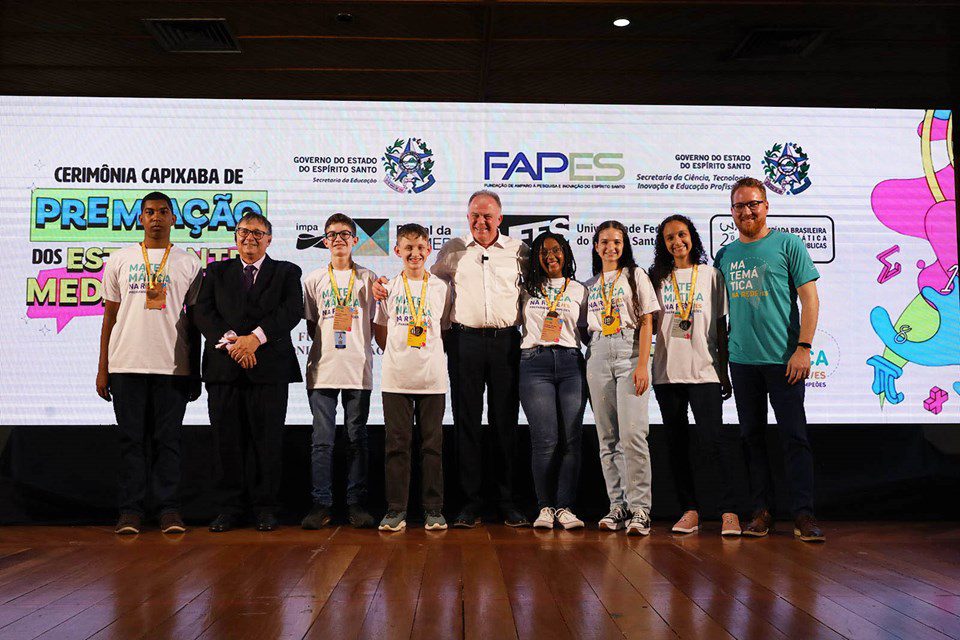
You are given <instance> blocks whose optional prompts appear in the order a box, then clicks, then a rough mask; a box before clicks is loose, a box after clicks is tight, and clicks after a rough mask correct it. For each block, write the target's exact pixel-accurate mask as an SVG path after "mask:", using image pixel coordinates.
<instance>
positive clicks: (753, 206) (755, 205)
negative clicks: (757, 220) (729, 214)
mask: <svg viewBox="0 0 960 640" xmlns="http://www.w3.org/2000/svg"><path fill="white" fill-rule="evenodd" d="M766 203H767V201H766V200H751V201H750V202H737V203H736V204H734V205H733V209H734V210H735V211H736V212H737V213H743V211H744V209H746V208H747V207H750V211H756V210H757V209H759V208H760V205H762V204H766Z"/></svg>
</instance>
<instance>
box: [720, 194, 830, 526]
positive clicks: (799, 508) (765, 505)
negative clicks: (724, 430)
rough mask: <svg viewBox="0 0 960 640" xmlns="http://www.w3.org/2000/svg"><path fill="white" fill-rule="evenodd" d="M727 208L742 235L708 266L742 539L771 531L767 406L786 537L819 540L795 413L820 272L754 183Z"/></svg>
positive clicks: (803, 425) (809, 460)
mask: <svg viewBox="0 0 960 640" xmlns="http://www.w3.org/2000/svg"><path fill="white" fill-rule="evenodd" d="M730 204H731V206H730V211H731V213H732V214H733V221H734V223H735V224H736V225H737V229H738V230H739V231H740V237H739V239H738V240H736V241H734V242H732V243H730V244H727V245H725V246H724V247H722V248H721V249H720V251H718V252H717V257H716V260H715V262H714V266H715V267H716V268H717V269H719V270H720V272H721V273H722V274H723V278H724V281H725V284H726V288H727V297H728V299H729V301H730V345H729V348H730V373H731V378H732V382H733V390H734V394H735V398H736V402H737V414H738V415H739V417H740V429H741V432H742V434H743V437H744V440H745V442H746V449H747V467H748V471H749V474H750V491H751V499H752V502H753V515H752V516H751V518H750V523H749V524H748V525H747V527H746V528H745V529H744V530H743V535H745V536H754V537H761V536H765V535H767V533H768V532H769V531H770V529H771V528H772V526H773V516H772V515H771V514H770V510H771V509H773V508H774V507H775V501H774V493H773V478H772V476H771V473H770V461H769V459H768V456H767V444H766V428H767V399H768V398H769V401H770V404H771V405H772V406H773V411H774V414H775V415H776V419H777V426H778V427H779V429H780V440H781V443H782V447H783V452H784V457H785V461H786V476H787V485H788V488H789V495H790V510H791V511H792V513H793V517H794V535H795V536H796V537H798V538H799V539H800V540H803V541H805V542H822V541H823V540H824V535H823V532H822V531H821V529H820V527H819V525H818V524H817V521H816V519H815V518H814V515H813V453H812V451H811V449H810V443H809V441H808V440H807V419H806V414H805V413H804V409H803V398H804V389H805V383H804V381H805V380H806V378H807V377H809V375H810V349H811V348H812V346H811V343H812V342H813V338H814V335H815V333H816V330H817V316H818V313H819V309H820V302H819V299H818V297H817V284H816V281H817V279H818V278H819V277H820V274H819V272H818V271H817V268H816V267H815V266H814V264H813V261H812V260H811V259H810V254H809V253H808V252H807V248H806V246H805V245H804V244H803V240H801V239H800V238H799V237H797V236H795V235H793V234H790V233H786V232H783V231H775V230H772V229H770V228H768V227H767V212H768V211H769V208H770V205H769V203H768V202H767V191H766V189H765V188H764V186H763V183H762V182H760V181H759V180H756V179H754V178H742V179H740V180H738V181H737V182H736V183H735V184H734V185H733V191H732V192H731V194H730ZM797 298H799V299H800V303H801V306H802V309H803V311H802V313H801V312H800V310H799V309H798V308H797Z"/></svg>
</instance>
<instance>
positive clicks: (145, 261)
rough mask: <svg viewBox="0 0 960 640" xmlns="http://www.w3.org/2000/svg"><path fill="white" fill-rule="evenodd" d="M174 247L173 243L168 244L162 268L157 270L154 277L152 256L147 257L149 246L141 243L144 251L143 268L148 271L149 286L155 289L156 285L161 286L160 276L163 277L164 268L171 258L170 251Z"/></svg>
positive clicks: (161, 263)
mask: <svg viewBox="0 0 960 640" xmlns="http://www.w3.org/2000/svg"><path fill="white" fill-rule="evenodd" d="M171 247H173V243H172V242H171V243H169V244H167V249H166V251H164V252H163V260H161V261H160V266H159V267H158V268H157V272H156V273H154V274H153V275H151V274H150V256H148V255H147V246H146V245H145V244H143V243H142V242H141V243H140V249H141V250H142V251H143V267H144V269H146V271H147V286H148V287H150V288H153V286H154V285H158V284H161V280H160V276H161V275H163V268H164V267H166V266H167V258H169V257H170V249H171Z"/></svg>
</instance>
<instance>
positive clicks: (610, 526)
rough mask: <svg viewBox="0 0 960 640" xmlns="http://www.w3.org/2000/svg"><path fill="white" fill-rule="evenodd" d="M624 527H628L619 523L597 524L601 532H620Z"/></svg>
mask: <svg viewBox="0 0 960 640" xmlns="http://www.w3.org/2000/svg"><path fill="white" fill-rule="evenodd" d="M624 527H626V525H625V524H623V523H622V522H618V523H616V524H607V523H606V522H598V523H597V528H598V529H600V530H601V531H620V530H621V529H623V528H624Z"/></svg>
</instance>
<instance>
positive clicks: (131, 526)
mask: <svg viewBox="0 0 960 640" xmlns="http://www.w3.org/2000/svg"><path fill="white" fill-rule="evenodd" d="M140 521H141V518H140V516H139V515H138V514H136V513H121V514H120V519H119V520H117V526H116V528H115V529H114V530H113V532H114V533H116V534H117V535H121V536H124V535H126V536H129V535H136V534H138V533H140V524H141V523H140Z"/></svg>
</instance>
